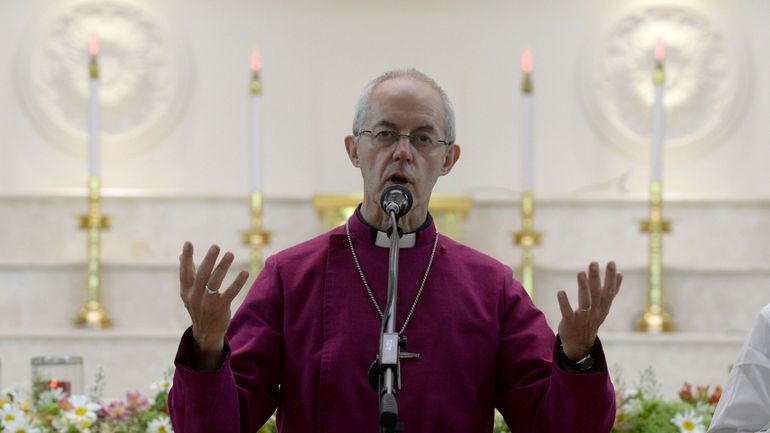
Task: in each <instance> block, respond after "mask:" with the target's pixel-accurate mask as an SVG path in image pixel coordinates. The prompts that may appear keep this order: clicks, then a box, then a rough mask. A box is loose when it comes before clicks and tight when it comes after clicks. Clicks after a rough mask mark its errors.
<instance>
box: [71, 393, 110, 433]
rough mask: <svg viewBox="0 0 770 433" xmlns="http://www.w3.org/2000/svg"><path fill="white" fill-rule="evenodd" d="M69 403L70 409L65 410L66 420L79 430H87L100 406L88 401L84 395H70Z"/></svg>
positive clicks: (94, 419)
mask: <svg viewBox="0 0 770 433" xmlns="http://www.w3.org/2000/svg"><path fill="white" fill-rule="evenodd" d="M69 403H70V404H71V405H72V409H70V410H68V411H67V412H65V416H66V417H67V420H68V421H69V422H70V423H72V425H74V426H75V427H77V428H78V429H80V430H81V431H85V430H87V429H88V428H89V427H91V424H93V423H94V421H96V411H98V410H99V409H101V408H102V407H101V406H99V405H98V404H96V403H94V402H92V401H89V400H88V397H86V396H84V395H75V396H72V397H70V399H69Z"/></svg>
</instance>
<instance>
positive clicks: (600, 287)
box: [557, 262, 623, 361]
mask: <svg viewBox="0 0 770 433" xmlns="http://www.w3.org/2000/svg"><path fill="white" fill-rule="evenodd" d="M577 281H578V308H577V309H576V310H573V309H572V306H571V305H570V302H569V298H567V294H566V293H565V292H564V290H560V291H559V293H558V295H557V298H558V300H559V308H560V309H561V322H559V336H560V337H561V343H562V348H563V350H564V354H565V355H567V357H568V358H569V359H571V360H573V361H577V360H579V359H580V358H582V357H584V356H585V355H587V354H588V353H589V352H590V351H591V348H592V347H593V345H594V341H595V340H596V336H597V334H598V332H599V326H601V324H602V323H603V322H604V319H605V318H606V317H607V314H608V313H609V312H610V306H611V305H612V300H613V299H615V295H617V294H618V291H619V290H620V284H621V283H622V282H623V275H622V274H619V273H617V271H616V269H615V262H609V263H608V264H607V270H606V272H605V274H604V284H602V282H601V277H600V276H599V265H598V264H597V263H596V262H591V264H590V265H589V267H588V276H586V273H585V272H580V273H579V274H578V275H577Z"/></svg>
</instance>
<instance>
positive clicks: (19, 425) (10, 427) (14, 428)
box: [3, 417, 40, 433]
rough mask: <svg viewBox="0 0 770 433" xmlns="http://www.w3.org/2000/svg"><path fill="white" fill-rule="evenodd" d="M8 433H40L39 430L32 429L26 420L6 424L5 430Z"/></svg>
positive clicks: (18, 419)
mask: <svg viewBox="0 0 770 433" xmlns="http://www.w3.org/2000/svg"><path fill="white" fill-rule="evenodd" d="M3 432H8V433H40V429H39V428H35V427H32V426H31V425H29V422H27V420H26V418H23V417H22V418H17V419H16V420H15V421H13V422H10V423H7V424H5V430H3Z"/></svg>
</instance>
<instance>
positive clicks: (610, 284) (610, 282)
mask: <svg viewBox="0 0 770 433" xmlns="http://www.w3.org/2000/svg"><path fill="white" fill-rule="evenodd" d="M617 283H618V278H617V267H616V266H615V262H609V263H607V269H606V270H605V271H604V290H603V291H602V299H603V300H606V301H607V302H612V298H613V297H614V294H615V293H617V292H616V290H615V289H616V285H617Z"/></svg>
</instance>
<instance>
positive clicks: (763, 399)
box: [708, 305, 770, 433]
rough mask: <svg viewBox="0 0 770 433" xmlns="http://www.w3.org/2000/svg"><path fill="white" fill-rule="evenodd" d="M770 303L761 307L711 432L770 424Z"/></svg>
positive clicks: (762, 427)
mask: <svg viewBox="0 0 770 433" xmlns="http://www.w3.org/2000/svg"><path fill="white" fill-rule="evenodd" d="M768 338H770V305H768V306H765V308H763V309H762V312H761V313H760V315H759V317H758V318H757V321H756V322H755V324H754V328H753V329H752V331H751V335H750V336H749V339H748V340H747V341H746V343H745V344H744V345H743V348H742V349H741V353H740V354H739V355H738V360H737V361H736V362H735V365H734V366H733V368H732V370H731V371H730V377H729V379H728V380H727V386H726V387H725V392H724V393H723V394H722V397H721V398H720V399H719V404H718V405H717V408H716V411H715V412H714V417H713V418H712V420H711V427H709V430H708V433H736V432H758V431H767V429H768V428H770V353H768V352H770V340H768Z"/></svg>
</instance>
